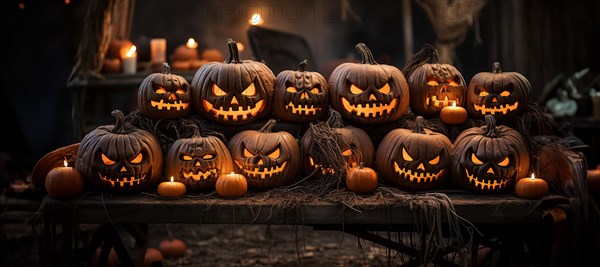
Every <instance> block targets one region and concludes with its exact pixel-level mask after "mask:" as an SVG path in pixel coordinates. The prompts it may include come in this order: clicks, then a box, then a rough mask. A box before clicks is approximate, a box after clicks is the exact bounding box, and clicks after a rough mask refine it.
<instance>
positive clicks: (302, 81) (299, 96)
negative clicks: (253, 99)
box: [273, 60, 329, 122]
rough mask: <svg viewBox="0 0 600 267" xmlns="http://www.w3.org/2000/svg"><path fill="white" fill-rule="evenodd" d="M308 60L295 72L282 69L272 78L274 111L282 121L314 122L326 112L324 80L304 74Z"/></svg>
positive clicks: (313, 74) (326, 90)
mask: <svg viewBox="0 0 600 267" xmlns="http://www.w3.org/2000/svg"><path fill="white" fill-rule="evenodd" d="M306 65H307V61H306V60H304V61H303V62H301V63H300V64H299V65H298V66H299V69H298V71H291V70H285V71H282V72H281V73H279V74H278V75H277V78H276V79H275V93H274V97H273V112H274V113H275V115H276V116H277V117H279V118H281V119H283V120H287V121H293V122H309V121H315V120H317V119H318V118H320V117H322V116H323V114H325V113H326V111H327V109H328V98H329V95H328V93H329V90H328V87H327V80H325V78H324V77H323V76H322V75H321V74H320V73H318V72H310V71H306V70H305V68H306Z"/></svg>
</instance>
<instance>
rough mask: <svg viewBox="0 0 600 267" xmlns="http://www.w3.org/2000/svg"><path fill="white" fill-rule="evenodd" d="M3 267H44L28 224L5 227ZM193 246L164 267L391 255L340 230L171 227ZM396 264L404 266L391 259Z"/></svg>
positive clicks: (332, 261)
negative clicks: (183, 255) (182, 256)
mask: <svg viewBox="0 0 600 267" xmlns="http://www.w3.org/2000/svg"><path fill="white" fill-rule="evenodd" d="M0 227H1V232H0V233H1V235H2V237H1V239H0V249H1V251H2V252H1V253H0V266H5V267H12V266H15V267H16V266H18V267H33V266H40V265H42V263H41V262H40V257H39V256H38V248H39V246H38V245H39V240H38V239H37V237H36V236H35V235H34V234H33V231H32V228H31V226H29V225H28V224H25V223H3V224H0ZM168 227H169V228H170V229H171V232H172V233H173V236H174V237H175V238H179V239H181V240H183V241H184V242H185V243H186V245H187V246H188V252H187V254H186V256H185V257H184V258H181V259H177V260H171V259H166V260H165V261H164V262H163V266H190V267H195V266H292V267H293V266H308V267H311V266H349V267H358V266H361V267H362V266H388V254H387V253H388V250H386V249H385V248H383V247H381V246H379V245H374V244H373V243H372V242H369V241H365V240H360V241H359V239H358V238H356V237H354V236H352V235H348V234H343V233H342V232H337V231H321V230H313V229H312V227H307V226H281V225H272V226H268V225H191V224H170V225H169V226H168ZM148 231H149V239H150V240H149V247H154V248H157V247H158V243H159V242H160V241H162V240H163V239H166V238H168V237H169V235H168V234H167V225H166V224H151V225H149V229H148ZM390 259H391V261H390V263H392V264H390V265H397V264H398V263H399V262H401V260H402V259H401V255H398V254H395V255H391V258H390Z"/></svg>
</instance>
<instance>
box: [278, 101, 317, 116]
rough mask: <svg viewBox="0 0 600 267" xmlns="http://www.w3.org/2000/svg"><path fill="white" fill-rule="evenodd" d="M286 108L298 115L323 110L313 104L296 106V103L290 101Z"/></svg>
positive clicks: (315, 113) (312, 113)
mask: <svg viewBox="0 0 600 267" xmlns="http://www.w3.org/2000/svg"><path fill="white" fill-rule="evenodd" d="M286 110H287V111H289V112H291V113H292V114H296V115H317V113H318V112H320V111H321V108H320V107H315V106H314V105H313V104H306V105H298V106H296V105H294V103H292V102H289V103H288V104H287V106H286Z"/></svg>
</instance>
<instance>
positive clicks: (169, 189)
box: [157, 176, 186, 197]
mask: <svg viewBox="0 0 600 267" xmlns="http://www.w3.org/2000/svg"><path fill="white" fill-rule="evenodd" d="M157 191H158V194H159V195H160V196H162V197H179V196H183V195H185V191H186V188H185V185H184V184H183V183H181V182H175V181H174V178H173V176H171V180H170V181H168V182H162V183H160V184H159V185H158V190H157Z"/></svg>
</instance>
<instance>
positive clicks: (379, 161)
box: [375, 116, 452, 190]
mask: <svg viewBox="0 0 600 267" xmlns="http://www.w3.org/2000/svg"><path fill="white" fill-rule="evenodd" d="M424 123H425V119H423V117H421V116H418V117H417V119H416V120H415V126H414V129H412V130H408V129H395V130H392V131H391V132H389V133H388V134H387V135H386V136H385V137H384V138H383V140H382V141H381V143H380V144H379V148H378V149H377V157H376V158H375V163H376V165H377V171H378V172H379V175H380V176H381V178H382V179H383V180H384V181H385V182H387V183H389V184H392V185H396V186H398V187H401V188H403V189H408V190H427V189H432V188H435V187H439V186H441V185H443V184H444V183H445V182H446V180H447V176H448V175H447V174H448V173H449V172H450V161H451V158H450V155H451V153H452V142H451V141H450V139H448V137H446V136H445V135H443V134H441V133H436V132H433V131H431V130H429V129H427V128H425V127H424Z"/></svg>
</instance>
